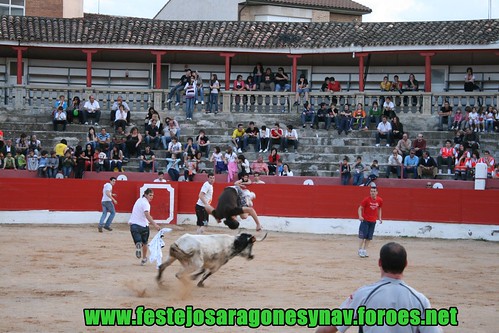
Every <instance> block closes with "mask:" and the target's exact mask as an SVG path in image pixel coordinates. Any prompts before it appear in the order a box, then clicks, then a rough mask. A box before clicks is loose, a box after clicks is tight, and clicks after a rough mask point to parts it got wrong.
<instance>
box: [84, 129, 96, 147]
mask: <svg viewBox="0 0 499 333" xmlns="http://www.w3.org/2000/svg"><path fill="white" fill-rule="evenodd" d="M97 143H98V141H97V135H96V134H95V128H94V127H93V126H90V127H89V128H88V132H87V142H86V143H85V144H86V145H88V144H90V145H91V146H92V148H94V149H95V148H97Z"/></svg>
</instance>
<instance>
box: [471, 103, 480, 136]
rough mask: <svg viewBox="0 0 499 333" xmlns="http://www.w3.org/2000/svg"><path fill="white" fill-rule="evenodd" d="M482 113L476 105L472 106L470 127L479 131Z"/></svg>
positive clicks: (474, 130)
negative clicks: (479, 112) (480, 113)
mask: <svg viewBox="0 0 499 333" xmlns="http://www.w3.org/2000/svg"><path fill="white" fill-rule="evenodd" d="M479 117H480V115H479V114H478V110H477V108H476V107H473V108H471V112H470V114H469V127H471V129H472V130H473V132H478V130H479V125H480V121H479Z"/></svg>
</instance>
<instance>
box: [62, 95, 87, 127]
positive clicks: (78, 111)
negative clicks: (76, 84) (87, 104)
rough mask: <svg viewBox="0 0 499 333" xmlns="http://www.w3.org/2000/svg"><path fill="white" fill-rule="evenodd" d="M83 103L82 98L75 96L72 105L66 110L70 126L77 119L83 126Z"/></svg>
mask: <svg viewBox="0 0 499 333" xmlns="http://www.w3.org/2000/svg"><path fill="white" fill-rule="evenodd" d="M83 111H84V108H83V103H81V101H80V97H78V96H75V97H73V100H72V101H71V105H70V106H69V107H68V108H67V109H66V116H67V120H68V123H69V124H72V123H73V122H74V120H75V119H78V122H79V123H80V124H83V123H84V121H83Z"/></svg>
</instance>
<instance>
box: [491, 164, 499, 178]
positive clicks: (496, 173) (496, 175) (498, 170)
mask: <svg viewBox="0 0 499 333" xmlns="http://www.w3.org/2000/svg"><path fill="white" fill-rule="evenodd" d="M492 178H494V179H499V163H497V164H496V167H495V169H494V174H493V175H492Z"/></svg>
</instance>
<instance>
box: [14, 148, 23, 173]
mask: <svg viewBox="0 0 499 333" xmlns="http://www.w3.org/2000/svg"><path fill="white" fill-rule="evenodd" d="M14 159H15V160H16V165H17V169H18V170H26V156H25V155H24V154H21V153H20V152H16V156H14Z"/></svg>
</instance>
